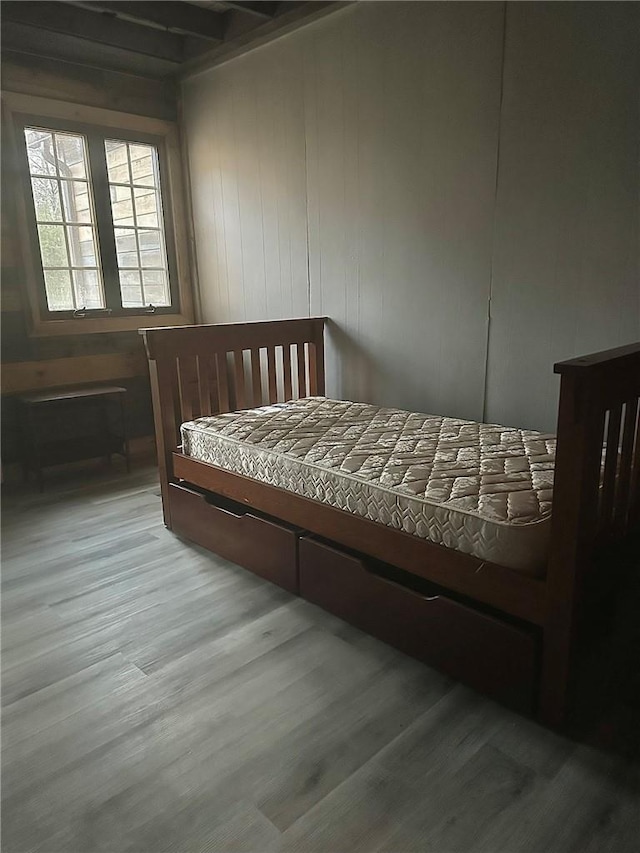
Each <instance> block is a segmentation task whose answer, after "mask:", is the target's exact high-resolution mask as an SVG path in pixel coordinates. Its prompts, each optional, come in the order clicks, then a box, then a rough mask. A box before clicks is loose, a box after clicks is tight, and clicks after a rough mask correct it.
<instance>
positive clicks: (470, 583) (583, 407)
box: [141, 318, 640, 725]
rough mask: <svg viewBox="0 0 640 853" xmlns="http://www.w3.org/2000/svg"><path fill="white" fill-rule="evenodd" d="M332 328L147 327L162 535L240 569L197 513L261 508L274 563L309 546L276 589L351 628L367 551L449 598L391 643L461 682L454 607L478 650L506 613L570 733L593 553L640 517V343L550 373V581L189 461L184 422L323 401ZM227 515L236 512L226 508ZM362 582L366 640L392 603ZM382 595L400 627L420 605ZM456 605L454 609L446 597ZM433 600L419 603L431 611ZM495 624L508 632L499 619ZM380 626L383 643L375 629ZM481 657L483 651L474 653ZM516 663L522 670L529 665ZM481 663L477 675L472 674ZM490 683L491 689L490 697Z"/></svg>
mask: <svg viewBox="0 0 640 853" xmlns="http://www.w3.org/2000/svg"><path fill="white" fill-rule="evenodd" d="M325 320H326V318H308V319H297V320H280V321H272V322H257V323H239V324H222V325H209V326H182V327H172V328H154V329H143V330H141V334H142V335H143V337H144V341H145V346H146V349H147V355H148V358H149V366H150V373H151V385H152V394H153V406H154V417H155V426H156V439H157V450H158V462H159V469H160V483H161V488H162V499H163V509H164V520H165V524H166V526H167V527H168V528H170V529H171V528H173V529H174V530H175V531H176V532H177V533H178V534H179V535H184V536H186V537H187V538H190V539H193V540H195V541H198V542H200V543H201V544H204V545H206V546H207V547H209V548H211V550H214V551H217V552H218V553H222V554H223V555H224V556H229V554H230V555H231V557H232V558H233V557H234V555H235V553H236V552H235V551H234V550H233V542H231V541H230V540H229V541H227V540H225V537H227V539H228V537H229V536H231V539H233V538H234V537H235V538H236V539H237V534H236V533H234V531H233V530H231V532H230V531H229V530H227V529H226V528H225V527H224V524H225V523H226V522H225V518H226V516H224V517H223V518H222V522H223V526H222V527H220V528H219V529H218V533H216V531H215V530H214V531H213V532H212V530H211V529H210V528H208V517H207V516H206V515H204V514H202V513H201V511H200V509H199V507H204V503H202V500H203V499H204V500H205V501H207V506H213V505H214V504H215V500H216V496H219V497H221V498H226V499H230V500H232V501H235V502H237V503H239V504H242V505H245V506H247V507H250V508H251V510H252V511H255V513H256V514H257V515H256V517H257V518H258V520H259V521H260V522H261V524H262V526H261V527H260V528H259V529H258V532H257V533H254V532H253V530H252V532H251V535H250V536H248V537H244V538H245V539H249V540H250V539H252V538H256V537H257V538H258V547H257V551H258V552H260V551H262V552H264V553H266V552H269V548H270V547H271V544H272V543H275V542H276V541H277V542H280V541H281V539H279V538H278V537H284V539H286V537H287V536H290V537H291V536H295V537H297V539H296V542H297V543H298V544H296V545H295V549H294V550H293V551H291V554H292V556H290V557H286V558H285V557H282V556H280V557H279V556H278V553H279V552H278V551H277V549H276V551H275V552H274V553H275V557H270V558H268V559H274V560H275V561H276V562H277V561H278V560H280V562H281V563H283V562H284V563H287V570H286V571H287V572H288V574H287V575H286V579H284V580H283V579H282V578H280V579H277V578H276V580H277V582H280V583H282V585H284V586H287V588H290V589H292V591H294V592H301V594H303V595H305V589H309V591H310V592H309V597H310V598H311V599H312V600H315V601H317V602H318V603H320V604H321V605H322V606H327V607H328V609H334V610H335V612H338V613H340V615H345V617H346V618H348V619H349V618H352V615H351V614H352V610H351V609H349V608H350V607H351V605H348V604H347V602H348V601H350V602H353V601H354V598H353V596H354V594H355V593H354V589H357V582H356V579H357V577H358V575H356V574H355V571H356V570H355V569H354V567H353V565H352V564H351V563H349V561H353V560H354V559H356V558H357V557H358V555H360V556H361V557H362V559H363V560H369V559H371V560H374V561H376V562H377V561H379V562H380V563H381V564H388V565H390V566H393V567H395V568H396V569H398V570H399V571H400V572H404V573H408V574H407V575H405V576H410V577H411V578H416V579H417V580H418V581H420V582H425V583H431V584H434V585H436V586H435V587H434V588H435V589H437V590H439V592H440V593H443V592H444V593H445V599H443V602H442V607H441V608H440V609H439V610H438V613H437V618H436V619H435V621H434V626H435V627H431V628H429V631H431V633H427V634H426V635H425V634H424V631H423V628H422V626H421V619H422V617H421V615H420V613H421V611H420V612H418V611H416V614H414V615H415V619H414V620H413V621H414V622H415V623H416V632H417V633H415V635H413V636H414V642H413V643H412V642H405V638H404V637H403V636H402V631H403V629H402V628H400V634H398V632H397V631H396V634H395V635H392V634H391V633H389V631H391V628H390V629H389V630H388V631H387V633H386V634H385V632H384V631H382V633H379V635H380V636H383V638H385V639H387V638H390V641H391V642H394V641H396V640H397V636H400V637H401V641H400V642H396V644H398V645H400V647H402V648H405V649H407V650H408V651H410V652H416V647H417V646H418V645H419V644H420V643H426V644H429V645H430V646H431V647H432V649H433V651H434V654H432V655H431V657H429V655H427V659H428V660H435V662H436V663H439V662H440V661H441V660H442V661H444V668H445V669H447V668H448V669H449V671H452V672H454V674H456V673H458V671H460V672H462V675H463V677H464V675H465V672H466V670H465V669H464V667H463V668H462V669H460V667H459V666H458V663H459V661H458V660H457V657H456V655H457V656H458V657H459V650H458V651H453V652H452V651H451V649H448V650H446V649H445V650H444V651H443V648H444V646H445V645H446V632H447V630H448V629H447V625H451V626H454V625H455V624H456V620H457V618H458V615H457V614H458V611H455V612H453V607H454V606H458V604H457V603H456V602H458V603H459V602H462V605H460V606H461V607H462V610H460V614H462V615H461V617H460V618H461V619H462V622H461V624H462V631H463V632H464V630H465V624H469V625H470V628H469V631H470V633H471V634H472V635H474V632H475V634H477V636H475V635H474V637H475V638H474V643H478V642H480V645H481V644H482V642H481V641H482V637H484V636H485V629H484V628H483V627H482V626H484V625H485V623H486V624H489V622H491V624H492V625H493V626H494V627H495V626H496V625H498V628H500V625H499V624H498V622H500V620H501V619H502V618H504V620H505V623H504V624H505V626H507V627H506V628H505V630H511V627H510V626H511V625H516V626H524V628H527V629H530V633H529V634H526V633H524V634H522V636H526V637H528V636H532V637H534V640H535V644H536V652H535V660H534V662H533V663H531V660H532V659H531V658H527V661H526V666H525V668H527V667H528V668H529V669H531V672H532V675H531V678H532V679H533V687H532V690H533V692H532V697H533V702H534V707H535V710H536V712H537V714H538V716H539V718H540V719H541V720H542V721H543V722H545V723H547V724H549V725H559V724H560V723H561V722H562V720H563V717H564V713H565V706H566V701H567V688H568V685H569V680H570V673H571V669H570V663H571V655H572V648H573V647H574V643H575V639H576V634H577V632H578V629H579V628H580V626H581V624H582V623H585V624H586V623H587V617H586V615H585V614H586V613H587V612H588V607H587V603H588V602H589V600H590V598H591V599H593V598H595V602H596V607H597V606H598V602H597V595H598V590H600V589H601V587H600V585H599V581H600V580H601V578H599V577H598V572H597V571H596V570H595V569H594V566H595V565H596V563H595V559H594V558H595V556H596V554H597V553H599V552H600V550H601V549H602V548H603V547H605V546H608V545H609V544H610V543H611V542H613V541H617V540H619V539H620V538H622V537H624V536H626V535H627V534H628V533H629V532H630V531H631V529H632V528H635V526H636V525H637V524H638V522H639V520H640V412H639V405H638V400H639V397H640V343H638V344H632V345H630V346H626V347H620V348H618V349H613V350H609V351H606V352H601V353H596V354H594V355H590V356H587V357H584V358H576V359H572V360H570V361H565V362H561V363H559V364H556V365H555V367H554V370H555V372H556V373H559V374H560V376H561V387H560V402H559V412H558V429H557V438H558V445H557V456H556V467H555V485H554V494H553V515H552V527H551V545H550V554H549V560H548V566H547V570H546V573H545V575H544V576H543V577H539V578H538V577H529V576H526V575H524V574H521V573H519V572H517V571H514V570H512V569H509V568H505V567H503V566H500V565H497V564H494V563H490V562H487V561H484V560H481V559H478V558H476V557H474V556H469V555H467V554H463V553H461V552H457V551H454V550H451V549H448V548H444V547H442V546H439V545H435V544H432V543H430V542H428V541H426V540H423V539H418V538H416V537H414V536H411V535H408V534H406V533H404V532H401V531H398V530H393V529H391V528H389V527H386V526H384V525H381V524H377V523H375V522H372V521H368V520H366V519H364V518H360V517H358V516H355V515H351V514H350V513H347V512H344V511H342V510H339V509H335V508H333V507H331V506H329V505H326V504H322V503H318V502H316V501H313V500H309V499H308V498H304V497H300V496H298V495H295V494H293V493H291V492H288V491H285V490H282V489H279V488H275V487H273V486H269V485H265V484H263V483H260V482H258V481H255V480H251V479H248V478H246V477H243V476H240V475H237V474H233V473H230V472H228V471H225V470H222V469H220V468H217V467H215V466H213V465H210V464H207V463H204V462H200V461H197V460H194V459H192V458H189V457H187V456H184V455H183V454H182V453H181V452H180V450H181V448H180V447H179V444H180V432H179V426H180V424H181V423H183V422H184V421H187V420H191V419H193V418H195V417H199V416H204V415H209V414H215V413H217V412H228V411H235V410H240V409H244V408H250V407H253V406H259V405H263V404H264V403H267V402H272V403H273V402H277V401H283V400H288V399H292V398H297V397H302V396H307V395H323V394H324V390H325V389H324V344H323V341H324V326H325ZM603 458H604V465H603V463H602V460H603ZM194 496H195V497H194ZM198 500H200V501H201V503H197V501H198ZM207 511H208V510H207ZM221 511H222V512H224V507H223V508H222V510H221ZM261 514H266V515H261ZM273 519H277V520H281V521H282V522H284V523H285V525H286V526H285V527H284V528H282V531H283V532H279V531H278V530H277V529H276V527H274V526H273V525H272V524H271V521H273ZM256 523H257V522H256ZM260 531H265V533H264V535H265V536H266V537H267V538H266V539H265V540H264V542H265V543H266V544H264V543H262V542H261V541H260V539H259V537H260V536H261V535H262V533H260ZM301 535H302V539H301V538H300V536H301ZM216 537H218V538H216ZM316 537H322V540H321V541H320V542H319V543H318V544H314V542H315V538H316ZM284 539H283V540H282V541H284ZM287 541H288V540H287ZM218 543H219V544H218ZM225 543H226V544H225ZM227 545H228V546H229V547H227ZM333 546H335V548H334V547H333ZM273 547H276V545H275V544H274V545H273ZM229 548H231V550H229ZM314 548H316V551H314V550H313V549H314ZM318 548H320V549H325V550H321V551H318V550H317V549H318ZM336 549H337V550H336ZM340 549H344V552H343V553H344V560H345V561H346V562H344V563H340V564H339V565H338V564H336V566H337V568H336V569H335V572H334V574H333V575H331V577H332V580H331V581H330V582H329V581H327V583H328V584H329V585H331V584H333V585H334V586H336V589H338V588H339V587H340V584H341V583H342V581H343V579H344V578H346V577H347V575H348V572H352V573H354V574H353V580H352V581H351V580H350V581H349V583H351V587H349V588H347V586H345V587H344V592H343V593H339V592H335V591H334V592H333V593H330V592H328V591H327V590H326V589H325V590H323V582H322V568H321V565H322V560H321V559H320V557H321V556H324V557H326V556H327V555H331V554H334V555H337V556H336V559H338V560H339V559H342V558H341V556H340V554H341V553H342V552H341V551H340ZM269 553H271V552H269ZM298 554H299V555H300V559H302V557H303V556H304V555H305V554H307V555H310V556H309V560H310V562H309V564H308V566H307V564H305V566H304V578H305V580H304V584H303V574H302V570H301V575H300V588H298V579H297V567H296V565H294V564H295V563H296V561H297V560H298ZM314 555H315V556H314ZM259 559H260V558H259V556H258V555H257V553H256V551H255V550H254V551H253V552H251V553H247V554H243V556H239V557H237V561H238V562H244V564H245V565H247V566H249V567H251V568H254V570H257V571H258V573H263V574H265V576H270V575H269V573H268V571H266V570H265V571H261V569H263V568H264V567H263V566H261V565H258V564H257V562H259ZM265 559H267V558H266V557H265ZM256 567H257V568H256ZM327 571H328V572H329V571H330V568H327ZM283 577H284V576H283ZM349 577H351V576H349ZM362 577H363V579H364V581H363V583H366V584H368V585H369V586H367V591H366V594H365V593H364V592H363V599H362V600H363V602H365V604H362V607H361V610H362V608H364V607H365V606H367V607H369V609H370V611H371V612H370V613H369V614H368V615H367V613H364V612H362V618H359V614H360V612H361V610H358V609H357V608H356V609H355V610H353V614H355V615H354V616H353V620H354V621H355V622H356V624H360V625H361V627H363V626H364V627H365V629H369V625H370V623H371V619H372V618H373V617H372V615H371V614H373V613H374V611H375V612H376V613H377V614H378V616H377V618H378V622H384V621H385V620H384V618H380V609H381V608H384V606H385V605H384V599H385V597H386V596H385V595H384V594H383V593H381V592H380V591H379V590H378V589H377V587H376V586H375V585H376V584H378V583H379V581H378V579H375V578H371V577H370V576H369V575H367V574H366V573H363V575H362ZM307 579H308V580H307ZM345 583H346V581H345ZM354 584H355V587H354ZM352 587H353V588H352ZM369 587H371V588H369ZM363 589H364V587H363ZM384 589H385V590H391V591H392V594H391V595H390V596H388V600H389V601H390V604H389V607H390V608H393V607H395V611H394V613H395V616H394V618H395V619H396V621H397V622H398V621H399V622H402V621H403V618H402V617H403V615H405V614H409V611H411V612H413V610H412V608H414V604H415V602H414V600H413V599H411V600H408V602H407V603H406V605H405V603H404V599H403V598H402V596H403V595H409V593H405V592H404V591H401V590H399V589H398V588H397V583H396V580H395V579H394V580H393V582H392V583H391V585H390V586H389V587H384ZM394 591H396V592H397V596H398V601H397V602H395V600H394V595H395V592H394ZM594 591H595V592H594ZM331 594H333V595H334V598H333V599H332V598H331ZM449 594H450V601H451V602H453V604H451V603H450V602H449V603H448V602H447V600H446V597H447V595H449ZM410 595H415V593H414V592H412V593H410ZM327 596H328V597H327ZM339 596H342V597H341V598H339ZM349 596H351V598H350V597H349ZM356 597H357V595H356ZM437 598H438V596H425V595H422V597H421V601H426V602H431V601H434V600H436V599H437ZM366 602H369V604H368V605H367V604H366ZM469 605H471V611H470V610H469ZM354 606H355V605H354ZM415 606H417V605H415ZM420 606H422V604H420ZM474 607H477V608H478V612H479V613H480V614H481V615H482V619H481V621H479V622H478V623H477V625H476V622H473V621H470V620H468V622H467V623H465V621H464V620H465V618H467V617H466V616H465V614H467V613H472V612H473V608H474ZM376 608H378V609H377V610H376ZM442 608H444V609H442ZM464 608H466V609H464ZM487 613H488V614H489V615H490V616H491V619H489V618H488V617H487ZM496 615H497V617H498V622H496V620H495V619H493V617H495V616H496ZM412 618H413V617H411V618H409V622H411V621H412ZM470 618H471V617H470ZM478 618H480V617H478ZM367 620H369V621H367ZM482 620H484V621H482ZM491 620H493V621H491ZM478 626H479V627H478ZM476 628H477V631H476ZM371 630H372V633H376V630H375V627H374V628H372V629H371ZM385 630H386V629H385ZM451 630H452V631H453V627H452V628H451ZM491 630H493V628H492V629H491ZM513 630H514V631H515V630H516V629H515V628H514V629H513ZM498 634H499V631H498ZM487 636H488V635H487ZM514 636H515V635H514ZM520 636H521V635H520V634H518V637H520ZM505 637H506V639H507V644H509V643H510V639H509V638H510V635H509V634H508V633H507V634H506V635H505ZM478 638H480V639H478ZM503 639H504V638H503ZM492 642H493V641H492ZM515 645H517V643H516V644H515ZM438 649H440V651H438ZM418 653H419V649H418ZM480 654H481V650H480V649H479V650H478V657H479V656H480ZM447 655H448V657H447ZM447 661H448V662H449V663H450V664H451V665H450V666H448V665H447ZM501 665H502V664H498V667H499V666H501ZM505 666H506V664H505ZM515 667H516V668H518V667H520V664H519V663H518V661H517V660H516V662H515ZM474 668H475V667H474V666H467V670H469V671H470V672H471V673H473V670H474ZM494 669H495V667H494ZM489 680H491V678H490V679H489ZM471 681H472V682H473V678H472V679H471ZM483 684H484V682H483V681H482V680H480V682H479V686H480V687H481V688H482V687H483ZM476 686H478V679H476Z"/></svg>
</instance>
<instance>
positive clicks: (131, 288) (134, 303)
mask: <svg viewBox="0 0 640 853" xmlns="http://www.w3.org/2000/svg"><path fill="white" fill-rule="evenodd" d="M120 292H121V293H122V306H123V308H142V307H144V301H143V299H142V290H141V287H140V273H139V272H138V271H137V270H121V271H120Z"/></svg>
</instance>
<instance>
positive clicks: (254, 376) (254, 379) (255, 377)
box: [251, 347, 262, 406]
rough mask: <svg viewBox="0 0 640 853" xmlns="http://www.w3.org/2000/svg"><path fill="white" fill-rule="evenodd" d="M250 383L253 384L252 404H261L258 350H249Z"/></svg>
mask: <svg viewBox="0 0 640 853" xmlns="http://www.w3.org/2000/svg"><path fill="white" fill-rule="evenodd" d="M251 384H252V386H253V405H254V406H261V405H262V374H261V371H260V350H259V349H256V348H255V347H254V348H253V349H252V350H251Z"/></svg>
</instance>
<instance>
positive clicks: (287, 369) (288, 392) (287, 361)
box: [282, 344, 293, 400]
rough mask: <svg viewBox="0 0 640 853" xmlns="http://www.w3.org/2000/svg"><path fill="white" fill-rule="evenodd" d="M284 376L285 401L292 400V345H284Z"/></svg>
mask: <svg viewBox="0 0 640 853" xmlns="http://www.w3.org/2000/svg"><path fill="white" fill-rule="evenodd" d="M282 375H283V381H284V399H285V400H290V399H291V396H292V394H293V391H292V388H291V345H290V344H283V345H282Z"/></svg>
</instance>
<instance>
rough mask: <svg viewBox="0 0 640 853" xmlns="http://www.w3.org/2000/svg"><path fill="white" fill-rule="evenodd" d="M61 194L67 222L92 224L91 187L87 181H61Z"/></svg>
mask: <svg viewBox="0 0 640 853" xmlns="http://www.w3.org/2000/svg"><path fill="white" fill-rule="evenodd" d="M60 192H61V193H62V201H63V204H64V218H65V219H66V221H67V222H88V223H90V222H92V221H93V216H92V211H91V206H90V204H91V202H90V200H89V185H88V184H87V183H86V181H60Z"/></svg>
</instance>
